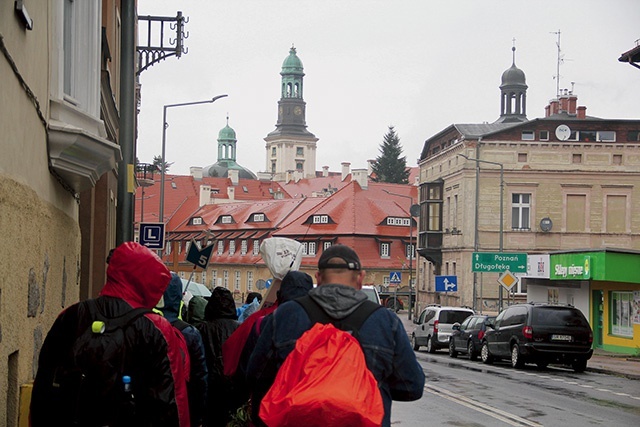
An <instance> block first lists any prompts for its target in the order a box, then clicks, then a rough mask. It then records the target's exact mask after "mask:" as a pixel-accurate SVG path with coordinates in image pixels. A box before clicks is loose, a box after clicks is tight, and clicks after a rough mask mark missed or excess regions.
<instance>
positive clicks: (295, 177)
mask: <svg viewBox="0 0 640 427" xmlns="http://www.w3.org/2000/svg"><path fill="white" fill-rule="evenodd" d="M302 175H303V172H302V171H301V170H298V169H296V170H295V171H293V180H294V181H295V182H298V181H300V180H301V179H302Z"/></svg>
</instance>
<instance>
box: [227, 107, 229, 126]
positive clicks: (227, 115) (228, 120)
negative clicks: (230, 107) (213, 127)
mask: <svg viewBox="0 0 640 427" xmlns="http://www.w3.org/2000/svg"><path fill="white" fill-rule="evenodd" d="M227 126H229V112H228V111H227Z"/></svg>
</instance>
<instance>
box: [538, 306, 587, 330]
mask: <svg viewBox="0 0 640 427" xmlns="http://www.w3.org/2000/svg"><path fill="white" fill-rule="evenodd" d="M531 324H532V325H533V326H536V325H539V326H554V325H557V326H587V327H588V326H589V323H588V322H587V319H585V318H584V316H583V315H582V313H580V312H579V311H578V310H576V309H572V308H565V307H537V308H534V309H533V317H532V319H531Z"/></svg>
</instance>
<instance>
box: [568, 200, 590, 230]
mask: <svg viewBox="0 0 640 427" xmlns="http://www.w3.org/2000/svg"><path fill="white" fill-rule="evenodd" d="M566 197H567V217H566V221H567V227H566V228H567V231H568V232H570V233H571V232H574V233H575V232H582V231H585V227H586V223H587V213H586V209H587V196H586V195H584V194H567V196H566Z"/></svg>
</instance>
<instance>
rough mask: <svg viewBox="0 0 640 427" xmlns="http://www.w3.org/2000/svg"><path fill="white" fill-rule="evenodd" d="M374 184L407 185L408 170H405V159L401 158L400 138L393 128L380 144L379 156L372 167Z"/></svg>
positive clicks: (390, 127)
mask: <svg viewBox="0 0 640 427" xmlns="http://www.w3.org/2000/svg"><path fill="white" fill-rule="evenodd" d="M372 169H373V174H374V175H375V177H374V178H373V180H374V181H375V182H389V183H394V184H407V183H408V182H409V170H408V169H407V157H406V156H402V146H401V145H400V138H399V137H398V134H397V133H396V131H395V129H394V128H393V126H389V131H388V132H387V134H386V135H385V136H384V140H383V142H382V144H380V155H379V156H378V157H377V158H376V162H375V163H374V164H373V165H372Z"/></svg>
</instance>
